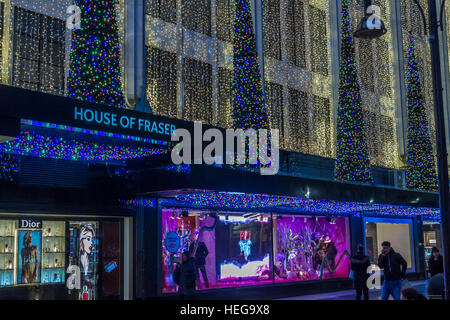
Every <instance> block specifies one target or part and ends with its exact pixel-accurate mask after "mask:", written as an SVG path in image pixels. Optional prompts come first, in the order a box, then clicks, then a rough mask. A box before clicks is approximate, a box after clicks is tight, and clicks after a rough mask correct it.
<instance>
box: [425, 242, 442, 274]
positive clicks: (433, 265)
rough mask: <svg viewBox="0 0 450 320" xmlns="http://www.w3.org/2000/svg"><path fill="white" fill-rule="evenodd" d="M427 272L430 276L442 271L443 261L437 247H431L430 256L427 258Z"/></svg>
mask: <svg viewBox="0 0 450 320" xmlns="http://www.w3.org/2000/svg"><path fill="white" fill-rule="evenodd" d="M428 273H429V275H430V278H432V277H433V276H435V275H437V274H438V273H444V261H443V258H442V256H441V254H440V252H439V249H438V248H436V247H433V248H432V249H431V257H430V259H429V260H428Z"/></svg>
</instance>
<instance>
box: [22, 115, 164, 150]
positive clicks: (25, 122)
mask: <svg viewBox="0 0 450 320" xmlns="http://www.w3.org/2000/svg"><path fill="white" fill-rule="evenodd" d="M21 123H22V124H23V125H28V126H36V127H41V128H48V129H57V130H64V131H69V132H77V133H84V134H91V135H96V136H100V137H108V138H116V139H123V140H130V141H136V142H145V143H150V144H155V145H161V146H168V145H169V143H168V142H167V141H162V140H155V139H148V138H142V137H136V136H128V135H123V134H118V133H112V132H105V131H99V130H91V129H83V128H77V127H71V126H65V125H61V124H54V123H48V122H42V121H35V120H28V119H22V120H21Z"/></svg>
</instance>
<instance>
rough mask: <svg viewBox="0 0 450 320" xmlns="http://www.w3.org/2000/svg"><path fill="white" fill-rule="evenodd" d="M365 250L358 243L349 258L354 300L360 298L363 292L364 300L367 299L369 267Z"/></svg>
mask: <svg viewBox="0 0 450 320" xmlns="http://www.w3.org/2000/svg"><path fill="white" fill-rule="evenodd" d="M365 251H366V250H365V248H364V246H363V245H362V244H360V245H358V248H357V251H356V254H355V255H353V256H352V257H351V259H350V261H351V269H352V270H353V283H354V285H355V289H356V300H361V294H362V293H363V292H364V300H369V288H368V287H367V279H368V278H369V274H368V273H367V269H368V268H369V267H370V259H369V257H368V256H366V255H365Z"/></svg>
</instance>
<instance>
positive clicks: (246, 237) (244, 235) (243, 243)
mask: <svg viewBox="0 0 450 320" xmlns="http://www.w3.org/2000/svg"><path fill="white" fill-rule="evenodd" d="M251 235H252V233H251V232H250V231H241V233H240V238H241V240H240V241H239V248H240V250H241V255H244V257H245V261H248V257H249V256H250V253H251V245H252V239H251Z"/></svg>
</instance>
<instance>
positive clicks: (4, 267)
mask: <svg viewBox="0 0 450 320" xmlns="http://www.w3.org/2000/svg"><path fill="white" fill-rule="evenodd" d="M16 227H17V221H16V220H0V287H1V286H11V285H13V284H14V283H13V282H14V246H15V242H14V240H15V231H16Z"/></svg>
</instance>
